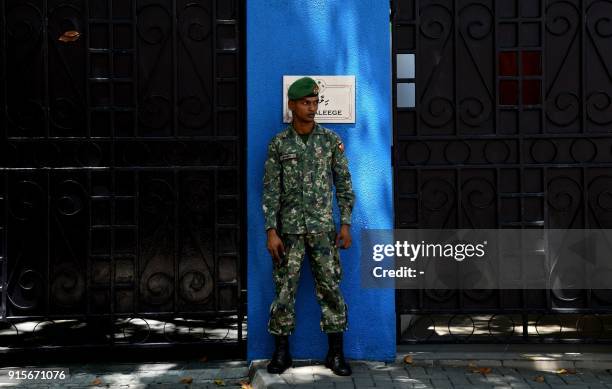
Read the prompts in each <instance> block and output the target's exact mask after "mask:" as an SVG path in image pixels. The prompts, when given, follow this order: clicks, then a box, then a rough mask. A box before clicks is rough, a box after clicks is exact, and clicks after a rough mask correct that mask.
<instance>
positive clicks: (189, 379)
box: [180, 377, 193, 385]
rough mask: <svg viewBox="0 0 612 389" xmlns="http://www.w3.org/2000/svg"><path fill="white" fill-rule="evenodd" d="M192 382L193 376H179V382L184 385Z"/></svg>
mask: <svg viewBox="0 0 612 389" xmlns="http://www.w3.org/2000/svg"><path fill="white" fill-rule="evenodd" d="M192 382H193V377H183V378H181V381H180V383H181V384H185V385H190V384H191V383H192Z"/></svg>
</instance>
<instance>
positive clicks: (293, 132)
mask: <svg viewBox="0 0 612 389" xmlns="http://www.w3.org/2000/svg"><path fill="white" fill-rule="evenodd" d="M288 129H289V133H290V134H291V135H292V137H293V138H297V136H298V135H299V134H298V132H297V131H296V130H295V128H294V127H293V124H291V123H289V127H288ZM310 134H317V135H321V134H323V129H322V128H321V126H319V123H317V122H315V125H314V128H313V129H312V132H311V133H310Z"/></svg>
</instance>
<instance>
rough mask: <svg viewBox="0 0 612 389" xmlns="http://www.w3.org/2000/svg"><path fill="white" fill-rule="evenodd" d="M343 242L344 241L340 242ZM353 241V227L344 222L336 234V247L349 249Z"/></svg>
mask: <svg viewBox="0 0 612 389" xmlns="http://www.w3.org/2000/svg"><path fill="white" fill-rule="evenodd" d="M340 242H342V243H340ZM352 242H353V240H352V238H351V227H350V226H349V225H348V224H343V225H342V227H340V232H339V233H338V235H336V247H340V248H341V249H348V248H349V247H351V243H352Z"/></svg>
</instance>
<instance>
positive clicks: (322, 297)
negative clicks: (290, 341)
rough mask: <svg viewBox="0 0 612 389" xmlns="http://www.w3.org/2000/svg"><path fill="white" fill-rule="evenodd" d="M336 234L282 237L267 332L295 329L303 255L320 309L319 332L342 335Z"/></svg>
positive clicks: (344, 316)
mask: <svg viewBox="0 0 612 389" xmlns="http://www.w3.org/2000/svg"><path fill="white" fill-rule="evenodd" d="M335 239H336V233H335V232H334V231H331V232H323V233H317V234H283V235H281V240H282V241H283V245H284V246H285V257H284V258H283V261H282V263H281V264H279V265H277V264H274V273H273V278H274V284H275V290H276V298H275V300H274V302H272V305H271V307H270V321H269V322H268V331H269V332H270V333H271V334H273V335H289V334H291V333H292V332H293V329H294V328H295V293H296V291H297V287H298V281H299V278H300V267H301V266H302V260H303V258H304V254H308V256H309V257H310V268H311V270H312V274H313V276H314V280H315V287H316V294H317V300H318V301H319V305H320V306H321V330H322V331H323V332H342V331H344V330H345V329H346V325H347V309H346V305H345V303H344V299H343V298H342V293H341V291H340V278H341V276H342V270H341V268H340V257H339V255H338V248H336V246H335Z"/></svg>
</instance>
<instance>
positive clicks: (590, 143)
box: [392, 0, 612, 342]
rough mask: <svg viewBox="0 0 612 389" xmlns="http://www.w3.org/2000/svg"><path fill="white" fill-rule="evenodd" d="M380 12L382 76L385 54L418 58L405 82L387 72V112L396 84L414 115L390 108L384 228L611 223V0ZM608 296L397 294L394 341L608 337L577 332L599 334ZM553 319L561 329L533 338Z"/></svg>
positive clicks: (424, 5)
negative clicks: (390, 212) (391, 193)
mask: <svg viewBox="0 0 612 389" xmlns="http://www.w3.org/2000/svg"><path fill="white" fill-rule="evenodd" d="M392 8H393V9H392V15H393V18H392V23H393V55H394V60H393V61H394V75H397V74H398V72H397V69H396V66H397V60H396V55H401V54H404V55H405V54H412V55H414V56H415V59H416V60H415V68H416V69H415V71H416V73H415V74H416V75H415V78H414V79H398V78H397V77H394V103H395V101H396V99H397V96H396V95H397V93H396V91H397V90H398V89H397V88H398V85H399V84H401V83H406V82H414V83H415V85H416V87H415V90H416V92H415V106H414V107H412V108H410V107H408V108H405V107H403V106H402V107H398V106H397V104H395V106H394V156H393V161H394V166H395V180H394V181H395V210H396V220H395V225H396V227H397V228H544V227H546V228H610V227H611V226H612V195H611V190H610V188H611V187H612V186H611V185H612V153H611V151H610V150H612V126H611V124H612V116H611V112H612V109H611V108H612V54H611V53H610V50H606V49H605V47H609V46H610V44H612V29H611V28H610V26H611V24H610V23H609V22H610V20H609V16H608V15H610V13H611V12H612V1H610V0H394V1H393V2H392ZM402 74H405V72H403V73H402ZM610 301H611V299H610V296H609V294H608V293H604V291H596V290H583V291H582V290H581V291H570V290H550V291H540V290H525V291H520V290H519V291H511V290H502V291H480V290H468V291H454V290H451V291H440V290H437V291H434V290H421V291H398V292H397V312H398V314H399V315H398V316H400V317H399V318H398V330H399V334H398V338H399V339H403V341H438V340H441V341H448V340H452V341H464V340H468V339H469V340H470V341H478V340H477V339H476V338H478V339H481V340H482V339H483V337H482V336H480V337H478V336H475V335H482V334H485V335H486V334H488V336H485V337H484V341H495V340H499V341H504V342H505V341H529V340H531V339H532V338H531V337H533V340H553V341H569V340H573V341H576V340H578V341H610V340H612V339H611V336H610V334H602V333H601V332H602V331H599V332H600V333H599V335H597V336H595V335H594V334H590V335H588V336H587V335H584V333H583V332H581V331H579V330H577V328H579V327H580V326H581V325H582V326H584V323H585V322H586V321H588V322H589V323H591V322H594V321H595V322H597V323H599V324H597V325H595V324H593V325H594V326H595V327H597V328H605V327H607V324H606V323H609V320H610V317H609V315H605V313H612V305H611V304H610ZM562 313H563V314H564V315H561V314H562ZM565 314H567V315H565ZM407 315H413V316H407ZM444 315H447V316H444ZM409 317H412V321H411V320H409ZM551 320H552V321H554V322H555V323H557V324H558V326H557V327H559V328H562V329H563V330H562V331H561V330H559V331H548V332H547V333H546V335H545V336H543V335H542V333H543V332H542V331H541V328H542V325H539V324H538V323H539V322H542V321H551ZM567 320H569V321H572V320H573V321H574V324H568V323H566V321H567ZM502 322H503V323H502ZM559 323H561V324H559ZM576 323H578V324H576ZM580 323H583V324H580ZM540 324H541V323H540ZM579 324H580V325H579ZM604 324H605V325H604ZM440 328H443V329H444V331H442V332H444V333H443V334H442V332H440ZM538 328H540V330H538ZM547 328H549V329H550V325H547ZM572 328H573V329H572ZM568 329H569V330H568ZM457 330H459V331H460V335H457V334H456V333H454V332H453V331H455V332H456V331H457ZM498 330H499V331H498ZM415 331H416V332H415ZM419 331H420V332H419ZM603 332H605V331H603ZM568 333H569V334H573V335H571V336H570V335H568Z"/></svg>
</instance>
